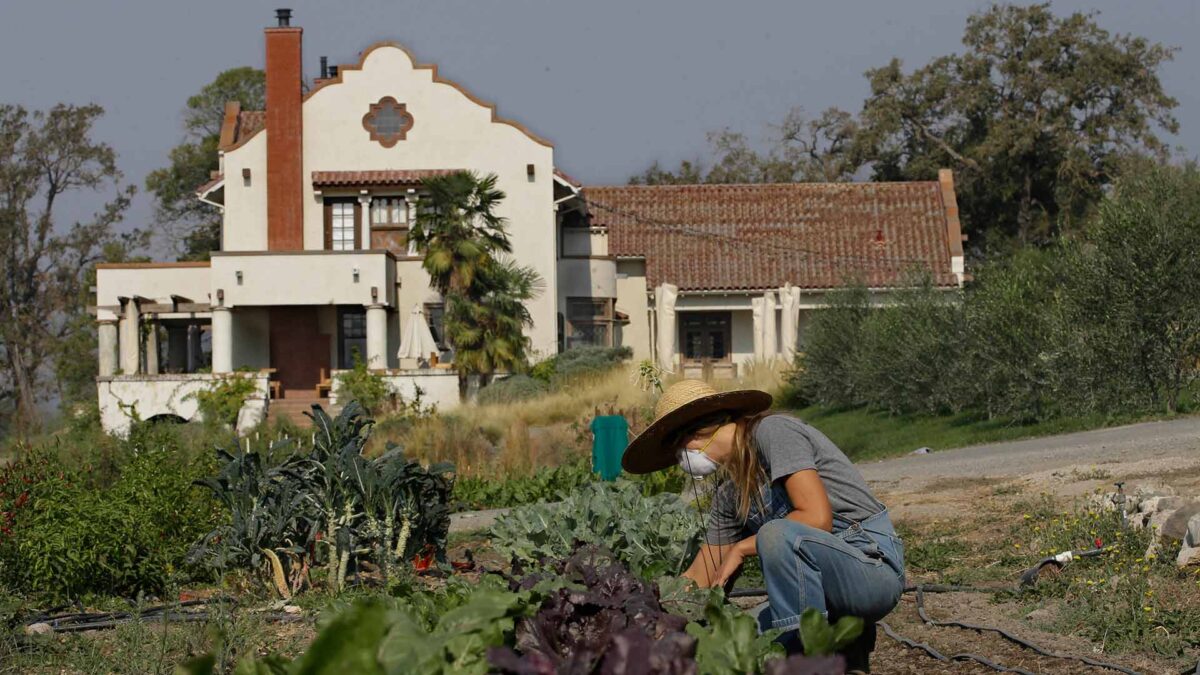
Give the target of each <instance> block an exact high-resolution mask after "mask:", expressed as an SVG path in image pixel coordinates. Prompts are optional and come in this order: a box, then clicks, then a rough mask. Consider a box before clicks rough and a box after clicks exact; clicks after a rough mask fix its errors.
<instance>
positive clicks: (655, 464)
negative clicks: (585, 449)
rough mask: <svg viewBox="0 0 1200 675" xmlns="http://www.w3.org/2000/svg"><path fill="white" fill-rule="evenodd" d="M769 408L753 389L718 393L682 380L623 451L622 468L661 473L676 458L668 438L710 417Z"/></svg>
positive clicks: (761, 394) (703, 384) (765, 395)
mask: <svg viewBox="0 0 1200 675" xmlns="http://www.w3.org/2000/svg"><path fill="white" fill-rule="evenodd" d="M769 407H771V395H770V394H768V393H766V392H765V391H758V390H756V389H741V390H738V391H722V392H718V391H717V390H716V389H713V388H712V387H711V386H710V385H709V384H708V383H706V382H702V381H700V380H683V381H681V382H676V383H675V384H673V385H671V386H670V387H667V390H666V391H664V392H663V394H662V396H660V397H659V399H658V403H657V404H656V405H655V406H654V422H653V423H652V424H651V425H650V426H648V427H646V430H645V431H643V432H642V433H640V434H638V436H637V438H635V439H633V441H632V442H630V444H629V447H627V448H625V455H624V456H623V457H621V466H622V467H624V468H625V470H626V471H628V472H629V473H651V472H653V471H660V470H662V469H665V468H667V467H669V466H671V465H672V464H675V463H677V462H678V461H679V459H678V458H677V457H676V456H675V453H676V451H677V450H678V448H674V447H669V446H667V444H666V441H667V440H668V439H670V437H671V435H672V434H674V433H676V432H677V431H680V430H682V429H685V428H687V426H688V425H689V424H691V423H692V422H695V421H697V420H699V419H702V418H704V417H707V416H709V415H712V414H715V413H720V412H727V413H729V414H731V415H732V416H734V417H740V416H742V415H753V414H754V413H758V412H762V411H763V410H766V409H767V408H769Z"/></svg>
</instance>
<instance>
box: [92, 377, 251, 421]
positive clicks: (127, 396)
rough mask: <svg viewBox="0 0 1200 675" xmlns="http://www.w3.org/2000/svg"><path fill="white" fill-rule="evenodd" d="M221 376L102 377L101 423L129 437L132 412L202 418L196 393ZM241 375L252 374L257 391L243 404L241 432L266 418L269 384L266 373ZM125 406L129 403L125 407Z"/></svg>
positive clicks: (144, 415) (99, 381) (145, 416)
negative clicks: (199, 416)
mask: <svg viewBox="0 0 1200 675" xmlns="http://www.w3.org/2000/svg"><path fill="white" fill-rule="evenodd" d="M218 377H219V376H216V375H212V374H209V373H195V374H189V375H118V376H115V377H102V378H98V379H97V381H96V384H97V390H98V394H99V400H98V402H99V405H100V424H101V426H102V427H103V428H104V430H105V431H106V432H108V433H110V434H116V435H118V436H125V435H127V434H128V433H129V427H130V425H131V424H132V420H133V418H132V416H131V414H132V413H135V412H136V415H137V417H139V418H140V419H143V420H149V419H151V418H153V417H157V416H159V415H174V416H176V417H180V418H183V419H184V420H188V421H192V420H195V419H198V414H197V413H198V411H199V404H198V403H197V401H196V398H195V395H196V393H197V392H200V391H204V390H207V389H208V388H210V387H211V386H212V383H213V381H214V380H215V379H217V378H218ZM237 377H252V378H254V380H255V388H256V392H255V393H254V394H253V395H252V396H251V397H250V399H248V400H247V402H246V404H245V405H243V409H242V414H240V415H239V416H238V417H239V421H240V425H244V428H243V427H242V426H239V430H240V431H243V432H244V431H245V430H246V428H248V427H249V426H252V425H253V424H256V423H257V422H259V421H261V420H262V419H263V418H264V417H265V413H266V401H267V397H268V393H269V390H268V384H267V376H266V375H258V374H246V375H241V374H239V375H237ZM123 406H126V407H125V408H123Z"/></svg>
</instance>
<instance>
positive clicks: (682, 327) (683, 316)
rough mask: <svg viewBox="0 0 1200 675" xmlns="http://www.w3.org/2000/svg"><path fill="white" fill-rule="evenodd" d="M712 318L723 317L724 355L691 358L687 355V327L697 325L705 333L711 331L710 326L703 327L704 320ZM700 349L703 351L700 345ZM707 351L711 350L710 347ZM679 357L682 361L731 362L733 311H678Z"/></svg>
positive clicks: (694, 362)
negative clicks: (719, 356) (720, 356)
mask: <svg viewBox="0 0 1200 675" xmlns="http://www.w3.org/2000/svg"><path fill="white" fill-rule="evenodd" d="M712 318H718V319H723V323H724V325H723V326H722V329H723V330H722V331H721V339H722V340H724V341H725V356H724V357H722V358H713V357H711V356H701V357H699V358H692V357H688V356H687V351H688V343H687V331H688V328H689V327H695V326H697V325H699V329H700V330H701V331H704V332H706V333H711V332H713V330H712V329H711V328H706V327H704V325H703V324H704V321H705V320H708V319H712ZM701 351H705V350H704V347H703V346H702V347H701ZM708 351H710V352H711V351H712V350H711V348H710V349H708ZM679 358H680V360H681V361H682V362H683V363H690V364H696V363H704V362H706V361H707V362H710V363H732V362H733V312H721V311H716V312H680V313H679Z"/></svg>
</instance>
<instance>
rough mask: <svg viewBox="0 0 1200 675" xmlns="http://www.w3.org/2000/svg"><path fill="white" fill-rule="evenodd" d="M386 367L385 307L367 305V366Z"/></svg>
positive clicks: (372, 367)
mask: <svg viewBox="0 0 1200 675" xmlns="http://www.w3.org/2000/svg"><path fill="white" fill-rule="evenodd" d="M386 367H387V308H386V307H384V306H383V305H367V368H371V369H378V368H386Z"/></svg>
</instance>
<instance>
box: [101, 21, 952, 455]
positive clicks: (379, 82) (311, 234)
mask: <svg viewBox="0 0 1200 675" xmlns="http://www.w3.org/2000/svg"><path fill="white" fill-rule="evenodd" d="M278 24H279V25H277V26H274V27H270V28H267V29H266V30H265V44H266V50H265V51H266V57H265V64H266V82H267V87H266V110H264V111H254V110H241V109H239V107H238V105H237V104H236V103H231V104H229V105H228V106H227V107H226V111H225V120H224V125H223V127H222V130H221V138H220V147H219V154H220V170H219V172H218V173H217V174H216V175H214V176H213V179H212V180H211V181H210V182H209V183H207V184H206V185H204V186H201V187H200V188H199V189H198V191H197V198H198V199H200V200H202V201H204V202H207V203H209V204H211V205H213V207H214V208H216V209H219V210H220V211H221V214H222V218H223V225H222V230H221V248H220V250H219V251H213V252H212V256H211V260H210V261H209V262H202V263H193V262H162V263H129V264H102V265H99V266H98V270H97V281H96V308H97V309H96V318H97V321H98V332H99V364H100V365H99V370H100V372H99V376H98V377H97V385H98V388H99V400H100V407H101V412H102V419H103V421H104V424H105V427H106V428H107V429H109V430H111V431H115V432H118V433H120V432H123V431H124V430H125V429H126V428H127V427H128V424H129V420H130V419H132V418H133V416H136V417H139V418H141V419H149V418H153V417H158V416H163V415H170V416H173V417H178V418H182V419H190V418H192V417H193V416H194V415H195V414H196V404H195V400H194V397H192V396H191V394H192V393H194V392H195V391H197V390H199V389H203V388H206V387H210V386H211V385H212V381H213V380H214V379H215V378H219V377H225V376H228V374H229V373H233V372H235V371H236V372H239V373H242V374H241V375H239V376H242V377H248V378H251V379H254V380H255V383H256V391H257V392H258V393H257V395H256V396H255V397H253V398H252V399H251V400H250V401H248V402H247V405H246V407H245V408H244V409H243V414H244V417H245V421H246V422H247V423H251V422H253V421H254V420H257V419H261V417H262V415H264V414H265V413H266V411H267V410H268V409H269V408H271V407H283V406H285V405H307V404H308V403H309V402H311V401H313V400H314V399H321V398H323V397H325V396H327V395H328V394H329V391H328V387H329V385H330V383H331V382H336V377H335V375H336V373H337V372H338V371H339V370H342V369H345V368H348V367H350V366H351V364H352V359H353V355H354V354H355V353H356V352H357V353H358V354H360V355H361V356H363V357H364V358H365V360H366V362H367V364H368V366H369V367H370V368H372V369H374V370H377V371H378V372H380V373H381V374H382V375H384V376H385V377H386V378H387V379H388V380H389V381H390V382H391V383H392V384H393V385H394V386H395V387H396V388H397V389H398V390H400V391H401V392H402V393H406V394H410V395H411V393H412V392H413V390H414V387H418V386H419V387H420V388H421V389H422V390H423V391H424V392H425V395H426V398H427V400H429V401H432V402H436V403H438V404H439V406H441V407H443V408H446V407H452V406H453V405H455V404H456V403H457V381H456V378H455V376H454V373H453V370H452V369H450V368H447V367H446V366H447V363H448V362H449V361H452V359H453V354H452V353H450V352H449V351H447V350H445V345H442V344H440V341H441V336H440V335H439V332H440V331H439V328H440V318H441V298H440V297H439V296H438V294H437V293H436V292H435V291H433V290H432V289H431V288H430V286H429V279H428V277H427V276H426V274H425V273H424V271H423V270H422V268H421V260H420V258H419V257H417V256H415V255H413V251H411V250H410V249H409V246H408V244H407V241H406V235H407V230H408V228H409V226H410V225H411V223H412V222H413V218H414V216H415V213H416V209H417V207H418V205H419V203H420V199H421V195H422V182H423V181H424V180H425V179H427V178H428V177H430V176H433V175H438V174H442V173H445V172H451V171H457V170H470V171H474V172H477V173H480V174H489V173H494V174H496V175H497V176H498V179H499V180H498V187H499V188H500V189H502V190H503V191H504V192H505V193H506V195H507V198H506V199H505V200H504V202H503V204H502V205H501V208H500V214H501V215H502V216H504V217H505V218H507V220H508V223H509V234H510V237H511V240H512V243H513V250H514V256H515V257H516V259H517V261H518V262H520V263H521V264H524V265H530V266H532V267H533V268H534V269H536V270H537V272H538V273H539V274H540V275H541V277H542V279H543V280H544V282H545V288H546V289H547V291H546V292H545V293H544V294H542V296H540V297H538V298H537V299H535V300H534V301H532V302H531V303H530V305H529V310H530V312H531V314H532V315H533V319H534V324H533V326H532V328H530V329H529V338H530V339H531V341H532V345H533V349H534V352H535V353H536V354H537V355H538V356H539V357H545V356H549V355H551V354H554V353H557V352H559V351H561V350H564V349H571V348H574V347H577V346H580V345H590V344H599V345H628V346H630V347H631V348H632V349H633V352H634V355H635V358H637V359H654V360H656V361H657V362H659V363H660V364H661V365H662V366H663V367H664V368H666V369H668V370H671V371H677V370H682V371H684V372H687V373H702V374H705V375H711V376H721V375H734V374H736V373H737V371H738V369H739V368H740V367H744V365H745V364H747V363H748V362H750V361H753V360H755V359H758V360H767V361H769V360H771V359H774V358H776V357H788V356H790V355H791V354H793V353H794V351H795V350H796V348H797V346H798V344H799V343H800V341H801V340H802V337H801V336H802V333H803V331H802V326H803V324H804V323H805V321H806V317H807V316H808V315H809V313H810V312H811V311H813V310H816V309H818V308H819V307H820V306H821V305H822V302H823V300H822V298H823V295H824V293H825V292H827V291H828V290H830V289H833V288H837V287H839V286H841V285H843V284H845V283H846V281H847V279H849V278H858V279H862V280H863V281H865V282H867V284H868V285H869V286H871V287H872V288H873V289H875V291H876V292H877V293H878V294H879V295H880V297H881V298H884V300H886V295H887V293H888V289H889V288H894V287H896V286H897V285H899V284H900V283H902V282H903V278H904V277H903V272H904V271H905V270H906V269H907V268H909V267H914V266H915V267H919V268H921V269H925V270H927V271H928V272H929V273H930V274H931V275H932V276H933V278H934V280H935V282H936V283H937V284H938V285H939V286H943V287H946V288H957V287H958V286H960V285H961V283H962V281H963V275H964V270H963V249H962V239H963V238H962V236H961V234H960V229H959V223H958V214H957V210H958V209H957V205H956V202H955V194H954V186H953V179H952V176H951V174H950V172H949V171H943V172H942V173H941V176H940V180H938V181H930V182H914V183H852V184H786V185H783V184H780V185H683V186H614V187H591V186H583V185H581V184H580V183H578V182H577V181H575V180H573V179H571V178H570V177H569V176H567V175H566V174H565V173H563V172H562V171H560V170H558V169H557V168H556V166H555V161H554V147H553V145H552V144H551V143H550V142H549V141H548V140H546V139H544V138H541V137H539V136H537V135H536V134H534V133H533V132H532V131H530V130H529V129H526V128H525V127H524V126H522V125H521V124H519V123H517V122H514V121H511V120H509V119H506V118H504V117H501V116H499V115H498V114H497V111H496V108H495V106H494V105H492V104H490V103H488V102H485V101H482V100H480V99H478V98H476V97H475V96H473V95H472V94H471V93H470V92H469V91H468V90H467V89H466V88H464V87H463V86H461V85H459V84H458V83H456V82H453V81H451V80H449V79H446V78H445V77H443V76H442V75H441V74H440V73H439V72H438V69H437V67H436V66H432V65H423V64H420V63H418V62H417V61H416V60H415V59H414V58H413V56H412V55H411V54H410V53H409V52H408V51H407V50H405V49H404V48H403V47H401V46H400V45H398V44H395V43H386V42H385V43H378V44H374V45H371V46H370V47H368V48H367V49H365V50H363V51H362V52H361V54H360V55H359V57H358V60H357V62H355V63H352V64H349V65H344V66H341V67H333V68H329V69H327V70H326V72H322V73H320V77H319V78H317V79H315V80H314V81H313V84H312V86H310V87H308V88H307V90H306V88H305V84H304V78H303V72H302V67H301V63H302V59H301V38H302V29H301V28H299V27H294V26H291V25H290V12H287V11H286V10H280V13H279V16H278ZM322 62H323V63H324V59H322ZM323 70H325V68H324V66H323ZM414 308H415V313H414ZM418 316H419V317H420V318H422V319H424V320H425V321H426V322H428V324H429V325H430V327H431V329H432V333H433V337H434V339H435V341H438V342H439V350H440V353H438V354H437V358H429V359H411V358H404V359H402V358H400V356H399V354H398V350H399V347H400V343H401V335H402V334H403V333H402V331H403V330H405V329H407V328H408V326H407V322H409V321H414V320H417V318H416V317H418ZM334 386H336V385H334ZM333 393H334V395H335V396H336V391H335V392H333Z"/></svg>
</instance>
